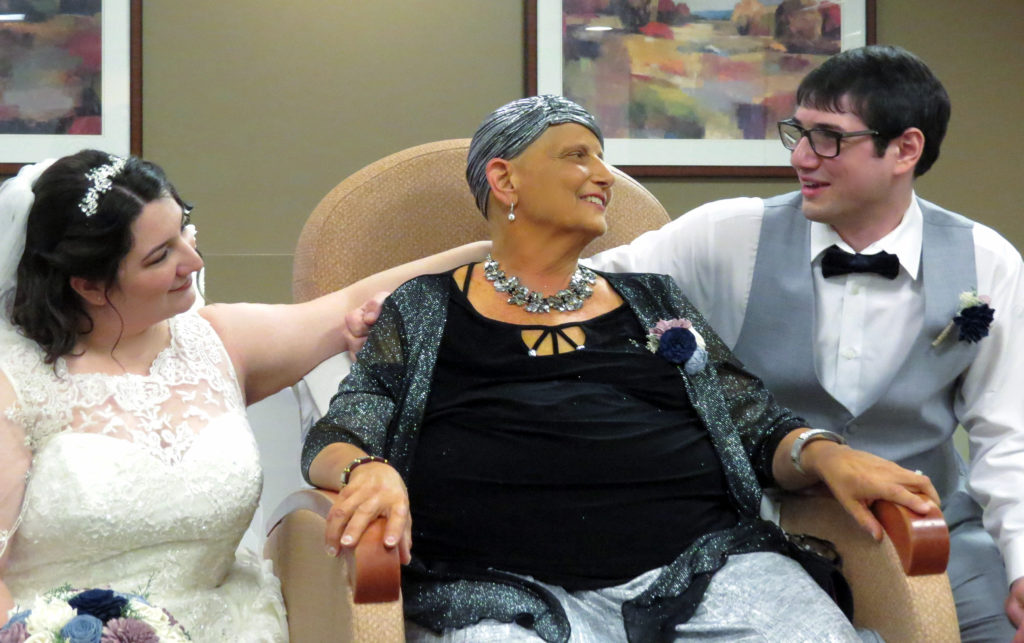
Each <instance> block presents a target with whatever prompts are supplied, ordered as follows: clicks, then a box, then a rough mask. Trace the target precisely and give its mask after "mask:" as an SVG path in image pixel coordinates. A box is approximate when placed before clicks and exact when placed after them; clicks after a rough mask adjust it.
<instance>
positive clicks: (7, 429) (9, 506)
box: [0, 372, 32, 626]
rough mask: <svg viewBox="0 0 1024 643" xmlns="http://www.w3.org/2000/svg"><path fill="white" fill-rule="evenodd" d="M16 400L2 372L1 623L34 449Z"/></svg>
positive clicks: (7, 602) (8, 603)
mask: <svg viewBox="0 0 1024 643" xmlns="http://www.w3.org/2000/svg"><path fill="white" fill-rule="evenodd" d="M14 401H15V396H14V391H13V389H12V388H11V385H10V383H9V382H8V381H7V378H6V377H4V374H3V373H2V372H0V626H2V625H3V624H4V623H6V622H7V612H8V610H10V609H11V608H12V607H14V601H13V599H12V597H11V593H10V591H8V589H7V586H6V585H5V584H4V582H3V578H2V576H3V572H4V570H5V568H6V563H7V557H8V555H9V553H10V551H9V549H10V547H9V544H10V539H11V538H13V537H14V531H15V529H16V528H17V522H18V516H20V515H21V503H22V499H23V498H24V496H25V474H26V473H27V472H28V468H29V465H30V464H31V463H32V452H31V451H30V450H29V448H28V446H26V445H25V433H24V431H23V430H22V428H21V427H20V426H19V425H17V424H16V423H14V422H13V421H11V420H10V419H8V417H7V411H8V410H9V409H10V408H11V407H12V406H13V405H14Z"/></svg>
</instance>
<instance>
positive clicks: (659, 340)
mask: <svg viewBox="0 0 1024 643" xmlns="http://www.w3.org/2000/svg"><path fill="white" fill-rule="evenodd" d="M647 350H649V351H651V352H652V353H654V354H655V355H657V356H658V357H661V358H663V359H665V360H666V361H668V362H669V363H671V364H679V365H681V366H682V367H683V369H684V370H686V372H687V374H689V375H693V374H694V373H697V372H699V371H700V370H701V369H703V368H704V367H705V366H706V365H707V363H708V351H707V346H706V345H705V343H704V338H703V337H701V336H700V333H698V332H697V331H696V329H694V328H693V324H692V323H691V322H690V320H689V319H663V320H661V321H659V322H658V323H657V324H655V326H654V328H651V329H650V330H649V331H648V332H647Z"/></svg>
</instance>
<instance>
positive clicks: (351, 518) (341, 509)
mask: <svg viewBox="0 0 1024 643" xmlns="http://www.w3.org/2000/svg"><path fill="white" fill-rule="evenodd" d="M378 517H383V518H386V519H387V525H386V526H385V528H384V546H385V547H386V548H388V549H392V548H394V547H396V546H397V547H398V555H399V560H400V561H401V562H402V564H403V565H406V564H408V563H409V561H410V560H411V553H410V551H411V549H412V518H411V517H410V515H409V493H408V491H406V488H405V483H404V482H403V481H402V476H400V475H399V474H398V472H397V471H395V469H394V468H393V467H391V465H388V464H384V463H382V462H368V463H366V464H362V465H359V466H358V467H356V468H354V469H352V472H351V473H350V474H349V482H348V484H347V485H346V486H345V488H344V489H342V490H341V491H339V492H338V499H337V501H335V503H334V506H333V507H331V511H330V512H329V513H328V514H327V531H326V534H325V545H326V547H327V554H328V555H330V556H337V555H338V553H339V552H340V551H341V548H342V547H346V548H353V547H355V546H356V544H357V543H358V542H359V539H360V538H362V536H363V532H364V531H365V530H366V527H367V525H369V524H370V523H371V522H372V521H373V520H374V519H376V518H378Z"/></svg>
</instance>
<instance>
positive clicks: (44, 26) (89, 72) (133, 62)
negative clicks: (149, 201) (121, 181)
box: [0, 0, 142, 174]
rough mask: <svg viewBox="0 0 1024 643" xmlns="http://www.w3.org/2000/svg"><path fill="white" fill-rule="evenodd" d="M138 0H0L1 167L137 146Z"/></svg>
mask: <svg viewBox="0 0 1024 643" xmlns="http://www.w3.org/2000/svg"><path fill="white" fill-rule="evenodd" d="M141 25H142V1H141V0H74V1H69V0H62V1H37V0H0V174H13V173H15V172H17V170H18V168H19V167H21V166H22V165H24V164H26V163H34V162H36V161H40V160H42V159H45V158H50V157H56V156H63V155H66V154H73V153H75V152H77V151H79V150H81V149H83V148H90V147H91V148H96V149H101V150H106V151H108V152H112V153H114V154H129V153H135V154H138V153H140V152H141V147H142V128H141V121H142V110H141V102H142V100H141V95H142V94H141V92H142V83H141V69H142V53H141Z"/></svg>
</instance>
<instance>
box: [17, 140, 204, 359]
mask: <svg viewBox="0 0 1024 643" xmlns="http://www.w3.org/2000/svg"><path fill="white" fill-rule="evenodd" d="M112 158H114V157H111V156H110V155H109V154H107V153H106V152H100V151H97V150H83V151H81V152H79V153H78V154H74V155H72V156H66V157H64V158H62V159H59V160H58V161H56V162H55V163H54V164H53V165H51V166H50V167H49V168H48V169H47V170H46V171H45V172H43V174H42V175H41V176H40V177H39V180H38V181H36V183H35V185H34V186H33V188H32V191H33V192H34V193H35V201H34V202H33V204H32V209H31V211H30V212H29V216H28V229H27V234H26V237H25V252H24V254H23V255H22V257H21V262H20V263H19V264H18V285H17V290H16V291H15V295H14V302H13V307H12V311H11V321H12V322H13V323H14V324H15V325H16V326H18V327H19V328H20V329H21V331H22V333H24V335H25V336H26V337H28V338H29V339H32V340H34V341H35V342H36V343H37V344H39V345H40V346H41V347H42V348H43V351H44V352H45V353H46V358H45V359H46V363H48V364H52V363H54V362H55V361H56V360H57V358H58V357H60V356H61V355H66V354H68V353H70V352H71V351H72V350H73V349H74V347H75V344H76V342H77V341H78V338H79V336H80V335H82V334H87V333H89V332H91V330H92V326H93V320H92V318H90V317H89V314H88V313H87V312H86V310H85V307H84V306H83V305H82V300H81V298H80V297H79V296H78V293H76V292H75V290H74V289H73V288H72V287H71V283H70V281H71V277H82V278H85V279H89V280H92V281H96V282H99V283H103V284H105V285H106V288H107V290H109V289H110V288H111V287H112V286H113V285H114V284H115V283H116V281H117V269H118V266H119V265H120V263H121V260H122V259H124V257H125V255H127V254H128V251H129V250H131V247H132V232H131V225H132V223H133V222H134V221H135V219H137V218H138V216H139V214H140V213H141V212H142V209H143V208H144V207H145V206H146V204H148V203H150V202H152V201H155V200H157V199H160V198H163V197H166V196H170V197H171V198H173V199H174V200H175V201H177V202H178V204H179V205H181V206H182V208H183V209H184V210H186V211H187V210H188V209H189V206H188V205H187V204H185V203H184V202H183V201H182V200H181V198H180V197H179V196H178V194H177V192H176V191H175V189H174V186H173V185H171V184H170V182H169V181H168V180H167V177H166V175H165V174H164V171H163V170H162V169H161V168H160V167H159V166H157V165H155V164H153V163H150V162H148V161H143V160H142V159H140V158H137V157H134V156H132V157H128V158H127V159H126V160H125V163H124V167H123V169H121V170H120V171H117V172H116V173H115V174H113V176H111V177H110V181H111V186H110V188H109V189H105V190H101V191H98V200H97V202H96V207H95V211H94V213H92V214H91V215H87V214H86V212H85V211H84V210H83V206H82V201H83V198H84V197H85V195H86V193H87V191H89V189H90V188H92V187H93V186H95V185H96V184H97V180H96V179H94V178H92V177H89V176H87V173H88V172H89V171H90V170H94V169H96V168H100V167H103V166H108V167H109V166H110V165H111V162H112ZM94 192H97V191H95V190H94Z"/></svg>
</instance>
